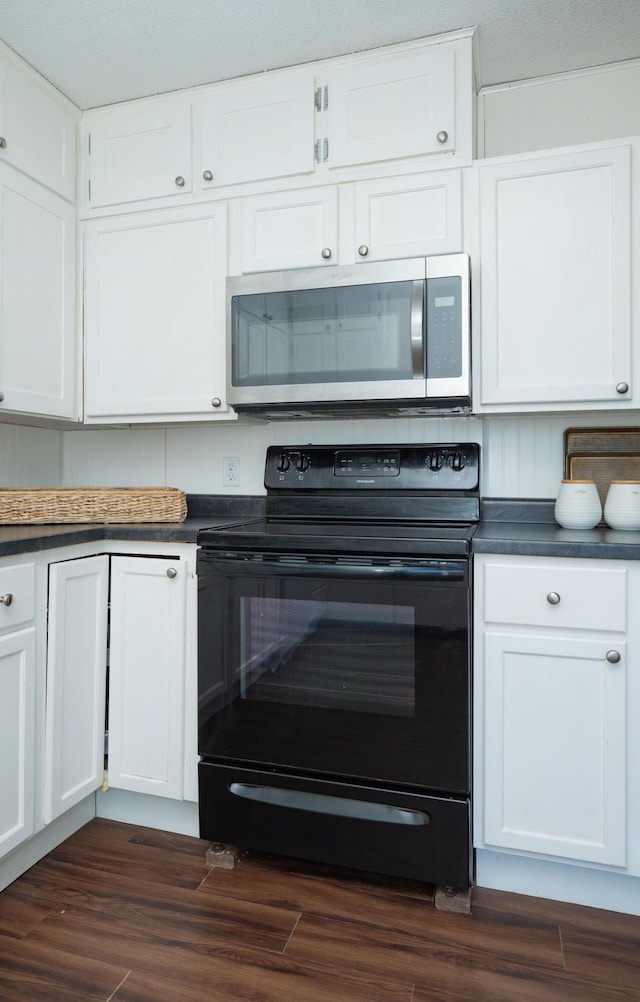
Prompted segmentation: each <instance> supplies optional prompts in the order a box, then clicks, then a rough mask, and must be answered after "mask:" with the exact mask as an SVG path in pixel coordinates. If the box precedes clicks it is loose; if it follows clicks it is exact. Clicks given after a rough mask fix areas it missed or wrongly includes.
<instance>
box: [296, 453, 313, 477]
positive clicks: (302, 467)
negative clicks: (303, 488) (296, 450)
mask: <svg viewBox="0 0 640 1002" xmlns="http://www.w3.org/2000/svg"><path fill="white" fill-rule="evenodd" d="M310 466H311V460H310V459H309V457H308V456H305V454H304V452H301V453H300V455H299V456H298V458H297V459H296V470H298V472H299V473H306V472H307V470H308V469H309V467H310Z"/></svg>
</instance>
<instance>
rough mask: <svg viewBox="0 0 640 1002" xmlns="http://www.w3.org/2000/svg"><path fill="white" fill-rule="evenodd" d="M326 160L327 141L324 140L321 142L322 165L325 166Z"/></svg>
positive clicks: (327, 155) (327, 153) (327, 157)
mask: <svg viewBox="0 0 640 1002" xmlns="http://www.w3.org/2000/svg"><path fill="white" fill-rule="evenodd" d="M328 159H329V140H328V139H325V140H324V142H323V144H322V162H323V164H326V162H327V160H328Z"/></svg>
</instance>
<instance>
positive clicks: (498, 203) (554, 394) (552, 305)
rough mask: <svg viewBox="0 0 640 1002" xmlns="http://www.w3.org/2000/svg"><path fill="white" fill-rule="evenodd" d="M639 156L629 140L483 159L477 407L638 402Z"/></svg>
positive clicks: (598, 405) (498, 408) (512, 408)
mask: <svg viewBox="0 0 640 1002" xmlns="http://www.w3.org/2000/svg"><path fill="white" fill-rule="evenodd" d="M631 161H632V148H631V146H630V145H629V144H620V145H616V146H610V147H604V146H602V147H595V146H593V147H584V148H582V149H576V150H574V151H566V152H561V153H558V154H557V155H556V154H545V155H539V156H535V155H534V156H519V157H516V158H513V159H509V160H498V161H487V162H484V163H483V162H480V163H479V165H478V168H477V170H478V174H479V221H480V240H479V253H478V261H479V265H480V285H479V287H476V289H475V292H474V296H475V307H474V319H475V320H476V321H477V320H478V319H480V323H479V324H478V323H477V322H476V323H475V324H474V329H475V332H476V344H475V347H476V357H477V358H478V359H479V361H480V365H479V366H477V368H476V371H477V373H478V374H479V377H480V380H479V385H478V386H476V388H475V389H476V392H475V394H474V409H475V410H481V411H515V410H545V409H549V410H553V409H556V410H557V409H567V408H568V409H572V408H573V409H575V408H580V407H584V406H588V407H593V408H603V407H608V408H612V407H616V408H624V407H625V406H629V405H631V404H632V403H633V402H634V400H635V406H637V400H638V392H640V389H638V388H635V387H634V380H633V373H632V369H631V362H632V354H631V296H632V272H631V267H632V260H631V243H632V212H631V208H632V203H631ZM636 284H637V282H636ZM478 293H479V295H478ZM634 394H635V396H634Z"/></svg>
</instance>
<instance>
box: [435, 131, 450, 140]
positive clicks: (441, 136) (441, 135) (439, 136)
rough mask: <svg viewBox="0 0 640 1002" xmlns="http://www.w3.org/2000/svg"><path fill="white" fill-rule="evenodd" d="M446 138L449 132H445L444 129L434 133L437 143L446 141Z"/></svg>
mask: <svg viewBox="0 0 640 1002" xmlns="http://www.w3.org/2000/svg"><path fill="white" fill-rule="evenodd" d="M448 138H449V133H448V132H445V131H444V129H443V130H442V132H438V134H437V135H436V139H437V140H438V142H439V143H446V141H447V139H448Z"/></svg>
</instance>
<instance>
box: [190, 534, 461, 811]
mask: <svg viewBox="0 0 640 1002" xmlns="http://www.w3.org/2000/svg"><path fill="white" fill-rule="evenodd" d="M198 560H199V563H198V579H199V654H198V661H199V752H200V755H201V756H203V758H204V759H205V760H209V761H213V762H218V763H226V762H231V763H235V764H238V765H244V766H259V767H266V768H267V769H275V770H285V771H286V770H294V771H295V772H298V773H300V774H313V775H319V776H324V777H326V778H332V777H333V778H336V779H338V780H340V779H341V778H348V779H350V780H362V781H365V782H368V783H374V784H376V783H378V784H381V785H384V786H389V784H391V785H392V786H397V787H399V788H403V789H406V788H416V789H419V790H422V791H430V792H434V793H439V792H445V793H446V794H448V795H462V796H463V797H464V796H466V795H468V793H469V788H470V746H469V744H470V743H469V730H470V727H469V694H470V652H469V626H470V591H469V566H468V561H467V560H447V561H440V560H418V559H414V560H409V559H408V560H406V561H404V562H403V561H401V560H399V559H398V560H396V559H394V558H389V557H385V558H383V557H381V558H379V559H377V558H370V557H367V558H366V560H364V559H363V560H362V561H360V559H359V558H346V557H339V558H336V557H331V556H303V555H289V556H287V555H274V554H269V555H267V554H264V555H262V554H252V555H249V554H247V555H244V556H241V555H240V554H234V555H230V557H225V556H224V555H223V554H220V553H215V552H209V551H206V550H203V551H200V554H199V558H198Z"/></svg>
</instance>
